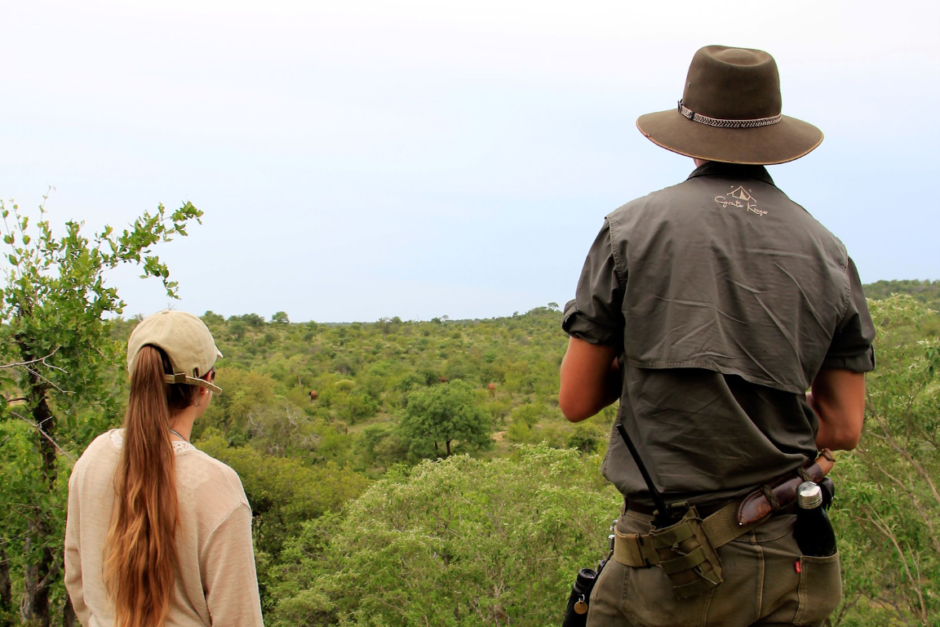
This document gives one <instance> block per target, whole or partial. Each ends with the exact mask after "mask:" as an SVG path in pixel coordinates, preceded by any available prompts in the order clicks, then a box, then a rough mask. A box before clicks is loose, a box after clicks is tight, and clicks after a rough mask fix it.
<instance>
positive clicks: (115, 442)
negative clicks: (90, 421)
mask: <svg viewBox="0 0 940 627" xmlns="http://www.w3.org/2000/svg"><path fill="white" fill-rule="evenodd" d="M120 431H121V430H120V429H111V430H110V431H105V432H104V433H102V434H101V435H99V436H98V437H96V438H95V439H94V440H92V441H91V444H89V445H88V446H87V447H85V450H84V452H82V454H81V457H79V458H78V461H77V462H76V463H75V467H76V468H78V467H81V466H85V465H87V464H89V463H91V461H92V460H94V459H95V458H96V457H98V456H99V455H101V453H102V452H103V451H107V452H113V451H115V450H120V447H121V445H120V437H121V436H120Z"/></svg>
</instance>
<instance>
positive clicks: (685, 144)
mask: <svg viewBox="0 0 940 627" xmlns="http://www.w3.org/2000/svg"><path fill="white" fill-rule="evenodd" d="M782 108H783V98H782V97H781V94H780V75H779V73H778V72H777V63H776V61H774V58H773V57H772V56H770V55H769V54H767V53H766V52H764V51H763V50H752V49H750V48H729V47H727V46H706V47H704V48H701V49H700V50H699V51H698V52H696V53H695V56H694V57H693V58H692V63H691V65H690V66H689V74H688V78H687V79H686V82H685V89H684V90H683V93H682V100H680V101H679V105H678V107H676V108H673V109H670V110H669V111H660V112H658V113H649V114H647V115H644V116H640V118H639V119H638V120H637V121H636V125H637V128H638V129H640V132H641V133H643V134H644V135H645V136H646V137H647V138H648V139H649V140H650V141H652V142H653V143H654V144H657V145H658V146H662V147H663V148H665V149H666V150H671V151H673V152H677V153H679V154H680V155H685V156H687V157H695V158H697V159H702V160H705V161H721V162H724V163H747V164H757V165H770V164H774V163H786V162H787V161H793V160H794V159H799V158H800V157H802V156H804V155H806V154H808V153H809V152H811V151H812V150H813V149H814V148H816V147H817V146H819V144H821V143H822V140H823V134H822V131H820V130H819V129H818V128H816V127H815V126H813V125H812V124H809V123H807V122H803V121H802V120H798V119H796V118H791V117H789V116H786V115H783V114H782V113H781V110H782Z"/></svg>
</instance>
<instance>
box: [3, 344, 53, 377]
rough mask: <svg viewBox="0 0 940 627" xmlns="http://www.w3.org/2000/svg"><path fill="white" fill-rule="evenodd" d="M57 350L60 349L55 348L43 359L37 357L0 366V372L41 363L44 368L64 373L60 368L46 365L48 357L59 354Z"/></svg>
mask: <svg viewBox="0 0 940 627" xmlns="http://www.w3.org/2000/svg"><path fill="white" fill-rule="evenodd" d="M59 348H61V347H59V346H57V347H56V349H55V350H54V351H52V352H51V353H49V354H48V355H46V356H45V357H37V358H36V359H30V360H29V361H17V362H13V363H12V364H0V370H7V369H9V368H22V367H25V366H32V365H33V364H40V363H41V364H42V365H44V366H46V367H47V368H52V369H53V370H58V371H60V372H65V370H62V368H59V367H58V366H53V365H52V364H47V363H46V360H47V359H49V358H50V357H52V356H53V355H55V354H56V353H57V352H59Z"/></svg>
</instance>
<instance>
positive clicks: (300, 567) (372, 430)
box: [0, 205, 940, 626]
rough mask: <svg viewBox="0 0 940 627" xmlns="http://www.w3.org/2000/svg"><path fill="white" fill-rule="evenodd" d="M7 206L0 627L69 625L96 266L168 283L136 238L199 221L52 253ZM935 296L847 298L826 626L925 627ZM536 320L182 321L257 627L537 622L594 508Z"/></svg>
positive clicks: (581, 443)
mask: <svg viewBox="0 0 940 627" xmlns="http://www.w3.org/2000/svg"><path fill="white" fill-rule="evenodd" d="M11 215H12V216H13V218H14V219H15V220H16V222H15V223H14V224H13V225H12V228H11V227H8V228H7V230H6V236H7V237H8V240H7V246H8V248H9V250H8V252H9V254H10V255H12V258H11V259H8V260H7V261H8V262H9V266H10V268H11V269H12V270H11V271H10V272H9V274H8V275H7V281H6V283H5V284H4V285H3V286H2V288H0V289H2V303H3V309H2V311H3V318H2V324H0V350H2V351H3V355H2V358H3V361H2V362H0V365H2V366H3V367H2V368H0V385H2V386H3V395H2V400H0V504H2V506H3V507H2V512H3V514H2V517H0V626H2V625H15V624H33V625H43V626H45V625H50V624H52V623H56V624H58V623H59V622H63V624H69V623H68V622H67V621H68V618H69V612H68V606H67V603H66V598H65V594H64V588H63V586H62V583H61V582H62V573H61V536H62V527H63V521H64V516H65V511H64V503H65V498H64V497H65V491H66V489H67V478H68V473H69V471H70V468H71V465H72V463H73V462H74V460H75V459H77V457H78V456H79V455H80V454H81V452H82V451H83V450H84V447H85V446H87V444H88V442H90V441H91V439H92V438H93V437H94V436H95V435H97V434H98V433H100V432H101V431H103V430H105V429H107V428H110V427H114V426H117V425H119V423H120V420H121V415H122V407H123V404H124V402H125V399H126V372H125V370H124V365H123V347H124V343H125V342H126V339H127V336H128V335H129V333H130V331H131V329H132V328H133V326H134V325H135V324H136V322H137V320H136V319H127V320H125V319H122V318H120V317H111V318H110V319H108V318H109V316H119V315H120V312H121V309H122V307H123V303H122V302H121V301H120V299H119V298H118V296H117V293H116V292H115V291H114V290H113V289H111V288H108V287H107V286H106V283H105V282H104V278H103V277H104V272H106V270H107V269H109V268H111V267H114V266H115V265H119V264H122V263H132V264H140V265H141V266H142V267H143V269H144V272H145V274H148V275H153V276H157V277H158V278H160V279H161V280H162V281H163V282H164V284H165V285H166V288H167V290H168V291H169V292H170V293H172V292H173V289H174V285H173V284H172V282H170V281H169V278H168V277H169V273H168V270H167V268H166V267H165V266H163V265H162V264H160V262H159V260H158V259H157V258H156V257H155V256H153V255H152V253H151V252H150V250H151V247H152V246H154V245H155V244H157V243H159V242H160V241H161V240H165V239H169V238H170V237H173V236H177V235H185V226H186V224H187V223H188V222H189V221H191V220H194V219H198V217H199V213H198V211H196V210H195V209H194V208H192V207H191V206H190V205H186V206H184V207H183V208H182V209H180V210H179V212H176V213H173V214H172V215H167V214H166V212H164V210H163V209H162V207H161V208H160V209H159V211H158V212H157V213H156V214H152V215H151V214H147V215H145V216H143V217H142V218H141V220H139V221H138V222H137V223H136V224H135V225H134V226H133V228H132V229H130V230H129V231H128V232H126V233H124V234H123V235H121V236H116V235H115V234H113V232H111V231H105V232H104V233H102V234H99V236H98V237H93V238H83V237H82V236H81V234H80V225H77V224H74V225H69V226H68V228H67V229H66V235H65V236H64V238H61V239H55V238H53V237H52V234H51V233H52V231H51V230H49V227H48V226H43V224H42V222H44V221H45V220H44V217H43V216H42V215H41V216H40V224H37V225H36V227H35V228H37V229H38V234H35V235H33V236H32V237H31V238H30V237H28V236H27V237H24V235H28V234H29V233H30V232H31V231H30V230H29V228H30V227H29V224H28V221H25V219H24V218H23V217H22V216H17V215H14V214H11ZM47 231H48V234H47ZM938 284H940V282H934V283H929V282H927V283H926V284H925V283H924V282H891V283H890V285H888V286H887V287H885V286H884V285H882V284H878V285H876V286H869V288H868V289H869V293H870V294H871V295H873V296H874V295H877V296H879V298H880V300H877V301H873V302H872V303H871V307H872V313H873V316H874V318H875V321H876V324H877V325H878V333H879V335H878V339H877V347H876V351H877V357H878V370H877V372H876V373H875V374H874V375H871V376H870V377H869V379H868V394H869V399H868V415H867V420H868V423H867V427H866V431H865V434H864V436H863V439H862V443H861V445H860V446H859V448H858V450H857V451H855V452H852V453H843V454H840V455H839V463H838V464H837V466H836V469H835V471H834V476H835V479H836V481H837V483H838V498H837V501H836V504H835V505H834V508H833V511H832V517H833V520H834V523H835V525H836V526H837V531H838V533H839V542H840V550H841V551H842V554H843V567H844V575H845V576H844V579H845V601H844V603H843V605H842V607H841V608H840V611H839V613H838V614H837V615H836V616H834V617H833V621H832V622H833V624H843V625H853V626H854V625H893V624H897V625H936V624H938V623H937V622H936V620H937V619H936V616H938V615H940V596H938V595H940V590H938V582H940V544H938V540H937V538H938V537H940V536H938V535H937V532H940V496H938V486H937V477H938V476H940V457H938V455H940V453H938V448H937V447H938V444H940V440H938V432H937V426H938V416H940V391H938V388H940V386H938V382H937V379H936V374H937V373H936V371H937V368H938V361H940V357H938V355H940V348H938V344H937V342H938V338H937V331H938V329H940V318H938V316H937V315H936V314H935V313H934V312H931V311H930V310H929V309H928V307H927V304H928V303H932V302H934V301H932V300H930V299H931V298H932V297H931V296H930V295H931V294H935V293H936V289H935V286H936V285H938ZM886 285H887V284H886ZM925 285H926V287H925ZM885 290H886V291H885ZM931 290H933V291H931ZM895 292H911V293H912V294H913V295H895V296H891V295H890V294H891V293H895ZM265 313H270V312H265ZM559 317H560V316H559V312H558V306H557V304H555V303H549V305H548V306H546V307H538V308H536V309H533V310H531V311H529V312H527V313H525V314H518V313H517V314H514V315H513V316H508V317H502V318H494V319H489V320H457V321H455V320H449V319H447V317H446V316H442V317H441V318H439V319H438V318H435V319H433V320H431V321H429V322H416V321H403V320H401V319H400V318H397V317H395V318H383V319H381V320H379V321H377V322H373V323H349V324H324V323H316V322H291V321H290V317H289V315H288V313H287V312H283V311H279V312H273V313H271V316H270V321H266V320H265V317H263V316H262V315H259V314H245V315H236V316H230V317H227V318H226V317H225V316H222V315H219V314H216V313H214V312H211V311H210V312H206V313H205V314H204V315H203V316H202V319H203V320H204V321H205V323H206V324H207V325H208V326H209V328H210V329H211V330H212V332H213V334H214V336H215V338H216V340H217V343H218V345H219V347H220V348H221V350H222V352H223V353H224V354H225V358H224V359H223V360H220V362H219V363H218V377H217V383H218V384H219V385H220V386H221V387H222V388H223V389H224V390H225V393H224V394H223V395H221V396H218V397H216V398H215V399H214V400H213V402H212V404H211V406H210V408H209V410H208V411H207V412H206V414H205V415H204V416H203V417H202V419H201V420H200V421H199V422H198V423H197V424H196V428H195V431H194V433H193V439H194V442H195V444H196V445H197V446H198V447H199V448H201V449H203V450H205V451H206V452H207V453H209V454H210V455H212V456H214V457H216V458H218V459H220V460H222V461H224V462H225V463H227V464H229V465H230V466H232V467H233V468H234V469H235V470H236V471H237V472H238V473H239V475H240V476H241V478H242V481H243V483H244V486H245V491H246V493H247V495H248V498H249V501H250V502H251V504H252V508H253V513H254V517H255V520H254V541H255V548H256V559H257V566H258V573H259V579H260V584H261V591H262V602H263V605H264V610H265V616H266V621H267V622H268V624H272V625H329V624H336V625H375V626H379V625H383V626H385V625H388V626H392V625H423V624H428V625H500V624H517V625H547V624H557V623H558V622H560V619H561V613H562V611H563V606H564V602H565V599H566V595H567V589H568V586H569V585H570V583H571V581H572V578H573V576H574V574H575V573H576V571H577V569H578V568H580V567H585V566H590V565H593V564H594V563H595V562H596V561H597V560H598V559H599V558H600V557H601V556H602V555H603V551H604V545H605V538H606V534H607V527H608V525H609V524H610V521H611V520H612V519H613V518H614V517H615V516H616V515H617V513H618V507H619V496H618V495H617V494H616V493H615V491H613V490H612V488H611V487H610V486H609V485H607V484H606V483H605V482H604V481H603V479H602V477H601V476H600V469H599V466H600V459H601V458H602V456H603V453H604V451H605V448H606V443H607V437H608V431H609V429H610V425H611V422H612V420H613V416H614V414H615V409H614V408H608V409H606V410H604V412H602V413H601V415H600V416H597V417H595V418H592V419H591V420H588V421H586V422H584V423H580V424H578V425H571V424H569V423H568V422H567V421H566V420H565V419H564V417H563V416H562V415H561V412H560V411H559V409H558V402H557V390H558V367H559V365H560V362H561V358H562V355H563V353H564V350H565V346H566V344H567V338H566V336H565V335H564V334H563V333H562V332H561V330H560V327H559V322H560V321H559ZM27 362H28V363H27ZM23 364H26V365H23ZM43 402H44V403H45V404H43ZM37 412H40V413H38V414H37ZM42 412H47V413H42ZM43 599H45V600H43ZM43 603H45V606H43Z"/></svg>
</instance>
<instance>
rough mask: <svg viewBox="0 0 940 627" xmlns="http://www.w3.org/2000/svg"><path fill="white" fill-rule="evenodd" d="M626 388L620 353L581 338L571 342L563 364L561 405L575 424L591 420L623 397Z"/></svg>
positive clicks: (560, 392)
mask: <svg viewBox="0 0 940 627" xmlns="http://www.w3.org/2000/svg"><path fill="white" fill-rule="evenodd" d="M622 387H623V379H622V378H621V373H620V365H619V364H618V363H617V353H616V351H615V350H614V349H613V348H611V347H609V346H603V345H599V344H591V343H589V342H585V341H584V340H579V339H578V338H575V337H573V338H571V340H570V341H569V342H568V352H566V353H565V358H564V360H563V361H562V362H561V390H559V392H558V405H559V407H561V413H563V414H564V415H565V418H567V419H568V420H570V421H571V422H579V421H581V420H584V419H585V418H590V417H591V416H593V415H594V414H596V413H597V412H599V411H600V410H602V409H604V408H605V407H607V406H608V405H610V404H611V403H613V402H614V401H616V400H617V399H619V398H620V392H621V389H622Z"/></svg>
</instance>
